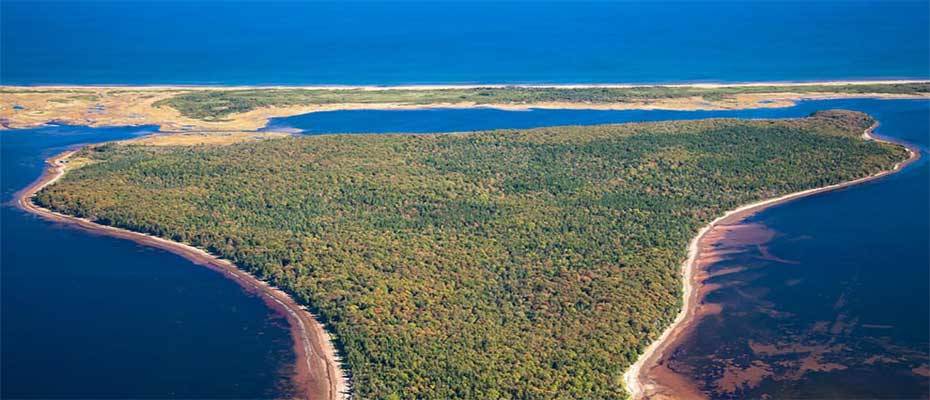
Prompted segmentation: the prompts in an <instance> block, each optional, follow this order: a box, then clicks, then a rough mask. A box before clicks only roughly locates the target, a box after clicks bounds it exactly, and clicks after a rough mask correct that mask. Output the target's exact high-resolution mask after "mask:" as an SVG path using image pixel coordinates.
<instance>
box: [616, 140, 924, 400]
mask: <svg viewBox="0 0 930 400" xmlns="http://www.w3.org/2000/svg"><path fill="white" fill-rule="evenodd" d="M876 127H878V124H875V125H872V126H871V127H870V128H869V129H867V130H866V131H865V132H864V133H863V137H864V138H866V139H868V140H876V141H880V142H892V141H890V140H886V139H884V138H876V137H874V136H872V132H873V131H874V130H875V128H876ZM896 144H901V143H896ZM907 150H908V154H909V157H908V159H907V160H905V161H902V162H900V163H898V164H896V165H895V166H894V167H893V168H892V169H890V170H887V171H882V172H879V173H877V174H874V175H871V176H867V177H864V178H860V179H856V180H853V181H849V182H844V183H840V184H836V185H831V186H826V187H822V188H816V189H810V190H805V191H801V192H797V193H792V194H789V195H786V196H782V197H779V198H775V199H769V200H765V201H761V202H758V203H755V204H751V205H748V206H744V207H741V208H738V209H737V210H734V211H732V212H730V213H727V214H726V215H725V216H723V217H721V218H720V219H718V220H715V221H714V222H712V223H711V224H709V225H708V226H706V227H705V229H703V230H702V231H701V232H700V233H699V235H698V236H697V237H696V238H695V239H694V241H693V242H692V243H691V247H692V250H691V251H692V254H691V255H690V256H689V258H688V260H687V261H686V263H685V265H684V267H683V271H684V272H683V273H684V279H685V299H684V300H685V301H684V306H683V309H682V313H681V314H680V315H679V317H678V318H677V319H676V322H674V323H673V324H672V326H670V327H669V328H668V330H667V331H666V332H665V333H664V334H663V336H662V337H660V339H659V340H658V341H657V342H656V343H654V344H653V346H650V348H648V349H647V350H646V352H645V353H644V354H643V355H642V356H641V357H640V359H639V360H637V363H636V364H634V366H633V367H631V368H630V370H629V371H628V372H627V376H625V377H624V378H625V381H626V383H627V390H628V391H629V392H630V394H631V397H632V398H633V399H650V400H673V399H674V400H690V399H706V398H708V396H707V395H706V394H705V393H703V392H702V391H701V390H700V389H699V388H698V386H697V384H696V383H695V382H694V381H693V380H692V379H691V378H690V377H689V376H686V375H683V374H681V373H679V372H675V371H673V370H672V369H671V368H669V367H668V362H669V356H670V355H671V354H672V352H673V351H674V350H675V349H676V348H677V347H678V346H679V345H680V344H681V343H682V341H683V340H684V339H685V338H686V337H687V336H688V335H690V334H691V333H693V331H694V328H695V327H696V326H697V323H698V322H699V321H700V320H701V319H702V318H703V317H705V316H708V315H714V314H717V313H719V312H720V311H721V307H720V305H718V304H713V303H708V302H705V301H704V299H705V297H706V295H707V294H708V293H709V292H711V291H713V290H714V289H716V286H715V285H713V284H705V283H704V282H705V281H706V280H707V279H709V278H711V277H713V276H719V275H721V274H725V273H729V272H736V271H717V272H716V273H715V274H714V275H713V276H712V275H711V274H709V273H708V267H709V266H710V265H713V264H714V263H715V262H716V261H719V260H720V259H721V257H724V256H726V251H727V248H731V247H734V246H736V247H738V246H739V245H746V244H752V243H764V242H766V241H767V240H768V239H770V238H769V237H768V236H769V235H771V232H770V231H767V230H765V229H760V227H759V226H756V225H752V224H744V223H742V222H743V221H744V220H745V219H746V218H747V217H749V216H751V215H753V214H756V213H758V212H760V211H762V210H764V209H766V208H769V207H772V206H775V205H778V204H782V203H785V202H788V201H792V200H796V199H799V198H801V197H807V196H812V195H815V194H819V193H824V192H828V191H832V190H837V189H841V188H844V187H849V186H852V185H857V184H860V183H864V182H868V181H871V180H874V179H878V178H881V177H884V176H886V175H889V174H893V173H895V172H898V171H900V170H902V169H903V168H904V167H906V166H907V165H909V164H911V163H913V162H914V161H917V159H919V158H920V152H919V151H917V150H915V149H913V148H910V147H907ZM731 241H735V242H731ZM751 372H752V371H748V373H749V374H750V375H751ZM738 378H739V379H744V380H745V379H749V380H752V379H754V377H753V376H749V375H747V376H741V377H738Z"/></svg>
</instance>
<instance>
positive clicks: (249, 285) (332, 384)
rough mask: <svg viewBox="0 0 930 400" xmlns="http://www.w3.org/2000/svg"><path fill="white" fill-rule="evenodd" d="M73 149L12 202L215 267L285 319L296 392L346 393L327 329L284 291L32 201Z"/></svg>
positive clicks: (331, 397) (192, 250) (202, 255)
mask: <svg viewBox="0 0 930 400" xmlns="http://www.w3.org/2000/svg"><path fill="white" fill-rule="evenodd" d="M76 152H77V151H76V150H70V151H66V152H64V153H61V154H58V155H56V156H54V157H52V158H50V159H48V160H47V168H46V170H45V172H44V173H43V174H42V176H41V177H40V178H39V179H38V180H36V181H35V182H33V183H32V184H31V185H29V186H28V187H26V188H25V189H23V190H22V191H20V192H19V193H17V196H16V202H17V205H18V207H19V208H21V209H23V210H25V211H28V212H31V213H33V214H36V215H38V216H40V217H43V218H45V219H48V220H51V221H56V222H62V223H67V224H71V225H73V226H76V227H79V228H82V229H86V230H88V231H91V232H96V233H102V234H106V235H109V236H114V237H118V238H123V239H129V240H132V241H135V242H137V243H139V244H143V245H146V246H152V247H157V248H160V249H163V250H167V251H170V252H172V253H175V254H178V255H180V256H182V257H184V258H186V259H188V260H190V261H192V262H194V263H195V264H198V265H202V266H205V267H208V268H210V269H213V270H215V271H218V272H221V273H222V274H223V275H225V276H226V277H227V278H229V279H232V280H233V281H235V282H236V283H238V284H239V285H240V286H241V287H242V288H244V289H245V290H246V291H248V292H250V293H254V294H257V295H259V296H260V297H261V298H262V300H264V301H265V303H266V304H268V306H269V307H271V308H273V309H274V310H275V311H277V312H278V313H280V314H281V315H284V316H285V317H286V318H287V321H288V323H289V324H290V327H291V336H292V338H293V341H294V351H295V352H296V354H297V361H296V365H295V373H294V376H293V380H294V383H295V386H296V387H297V388H298V390H299V393H300V395H301V397H303V398H306V399H313V400H318V399H327V400H337V399H345V398H348V391H349V382H348V379H347V377H346V375H345V374H344V372H343V371H342V368H341V360H340V359H339V357H338V356H337V354H336V351H335V348H334V347H333V344H332V340H331V339H330V336H329V334H328V333H327V332H326V330H325V328H324V327H323V325H322V324H320V322H319V321H317V320H316V318H315V317H314V315H313V314H311V313H310V312H309V311H307V309H306V308H304V307H303V306H301V305H299V304H297V302H295V301H294V299H293V298H291V297H290V296H289V295H288V294H287V293H285V292H283V291H281V290H279V289H277V288H275V287H273V286H271V285H269V284H268V283H266V282H264V281H262V280H260V279H258V278H256V277H254V276H253V275H251V274H249V273H247V272H244V271H242V270H240V269H239V268H237V267H236V266H235V265H234V264H233V263H232V262H230V261H227V260H224V259H221V258H218V257H216V256H214V255H212V254H210V253H208V252H206V251H204V250H202V249H199V248H196V247H193V246H190V245H187V244H184V243H178V242H173V241H170V240H166V239H162V238H159V237H155V236H151V235H146V234H142V233H138V232H132V231H129V230H125V229H120V228H115V227H111V226H106V225H100V224H97V223H94V222H92V221H90V220H87V219H83V218H76V217H72V216H69V215H65V214H61V213H57V212H54V211H51V210H48V209H46V208H42V207H39V206H38V205H36V204H35V203H33V201H32V198H33V196H34V195H35V194H36V193H37V192H38V191H40V190H42V188H44V187H46V186H48V185H50V184H52V183H55V182H56V181H58V180H59V179H61V177H62V176H64V174H65V173H66V172H67V170H68V159H69V158H70V157H71V156H72V155H73V154H74V153H76Z"/></svg>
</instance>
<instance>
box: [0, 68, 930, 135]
mask: <svg viewBox="0 0 930 400" xmlns="http://www.w3.org/2000/svg"><path fill="white" fill-rule="evenodd" d="M925 82H927V81H917V80H873V81H826V82H752V83H692V84H668V85H638V84H578V85H545V84H539V85H494V84H490V85H407V86H180V85H173V86H0V90H2V91H4V93H3V97H2V98H0V129H20V128H32V127H38V126H42V125H45V124H48V123H60V124H70V125H86V126H129V125H157V126H159V129H160V130H161V131H163V132H179V131H180V132H183V131H200V132H216V131H250V130H256V129H260V128H263V127H264V126H265V125H267V123H268V120H269V119H270V118H275V117H286V116H292V115H299V114H306V113H311V112H319V111H336V110H359V109H374V110H408V109H423V108H476V107H485V108H497V109H504V110H528V109H532V108H544V109H585V110H587V109H591V110H679V111H692V110H736V109H747V108H777V107H790V106H792V105H794V104H795V103H796V102H797V101H799V100H805V99H836V98H886V99H913V98H924V99H926V98H930V95H927V94H888V93H842V92H836V93H831V92H805V91H804V89H803V86H806V85H818V86H843V85H867V84H895V83H897V84H904V83H925ZM654 86H664V87H670V88H682V87H692V88H700V89H713V88H724V87H759V86H772V87H797V88H798V90H797V91H794V90H792V91H791V92H785V91H781V92H777V93H737V94H732V95H728V96H724V97H721V98H710V99H708V98H705V97H703V96H699V95H695V96H688V97H672V98H656V99H640V100H635V101H633V100H630V101H623V102H571V101H557V102H532V103H529V102H528V103H519V102H514V103H506V102H503V103H475V102H468V101H462V102H434V103H418V102H399V103H392V102H382V103H374V102H372V103H348V102H347V103H339V104H298V105H289V106H268V107H259V108H256V109H253V110H250V111H247V112H242V113H235V114H230V115H228V116H226V117H224V118H222V119H220V120H210V121H205V120H200V119H195V118H189V117H186V116H184V115H181V113H180V112H179V111H178V110H176V109H174V108H172V107H169V106H163V105H162V106H156V103H158V102H159V101H161V100H165V99H168V98H171V97H173V96H176V95H178V94H181V93H187V92H196V91H206V90H213V91H215V90H220V91H226V90H243V89H320V90H327V89H328V90H346V89H351V90H370V91H384V90H437V89H468V88H479V87H480V88H488V87H521V88H564V89H580V88H635V87H654Z"/></svg>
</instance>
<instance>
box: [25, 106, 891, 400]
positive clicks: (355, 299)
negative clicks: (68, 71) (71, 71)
mask: <svg viewBox="0 0 930 400" xmlns="http://www.w3.org/2000/svg"><path fill="white" fill-rule="evenodd" d="M195 95H196V96H200V94H195ZM229 95H231V94H230V93H225V94H218V96H229ZM475 95H476V96H477V95H478V94H477V91H476V93H475ZM210 96H212V95H210ZM872 123H873V120H872V119H871V118H870V117H868V116H867V115H865V114H861V113H855V112H848V111H825V112H818V113H815V114H813V115H811V116H810V117H807V118H800V119H784V120H737V119H709V120H698V121H672V122H654V123H630V124H613V125H597V126H565V127H549V128H537V129H529V130H496V131H486V132H473V133H456V134H428V135H402V134H390V135H375V134H372V135H321V136H305V137H286V138H280V139H270V140H264V141H258V142H245V143H235V144H229V145H198V146H146V145H144V144H141V143H135V144H133V143H108V144H104V145H97V146H92V147H87V148H85V149H83V150H81V152H80V154H79V155H78V156H79V157H82V158H88V159H90V160H91V162H88V163H86V164H85V165H83V166H81V167H80V168H76V169H73V170H72V171H70V172H69V173H68V174H67V175H66V176H65V177H64V178H63V179H61V180H60V181H58V182H57V183H55V184H54V185H51V186H49V187H47V188H45V189H44V190H42V191H41V192H40V193H39V194H38V195H37V196H36V199H35V201H36V202H37V203H38V204H40V205H42V206H45V207H48V208H50V209H53V210H56V211H59V212H63V213H67V214H71V215H75V216H80V217H86V218H89V219H92V220H94V221H96V222H98V223H101V224H106V225H113V226H119V227H123V228H126V229H131V230H135V231H140V232H146V233H150V234H153V235H157V236H161V237H164V238H169V239H172V240H175V241H179V242H185V243H189V244H193V245H195V246H198V247H201V248H204V249H207V250H209V251H210V252H212V253H214V254H217V255H219V256H222V257H224V258H227V259H229V260H232V261H233V262H235V263H236V264H237V265H238V266H239V267H240V268H242V269H245V270H248V271H250V272H252V273H254V274H256V275H257V276H259V277H261V278H263V279H266V280H268V281H269V282H271V283H273V284H274V285H277V286H279V287H281V288H283V289H284V290H286V291H287V292H289V293H291V294H292V295H293V296H295V298H296V299H297V300H298V301H300V302H302V303H304V304H307V305H308V306H309V307H310V308H311V309H312V310H313V311H315V312H317V313H318V315H319V316H320V318H321V320H322V322H323V323H324V324H325V325H326V326H327V327H328V328H329V329H330V330H331V331H332V332H333V333H334V338H335V340H336V342H337V347H338V348H339V349H340V351H341V353H342V355H343V357H344V359H345V362H346V363H347V367H348V370H349V371H350V372H351V375H352V381H353V387H354V390H355V391H354V396H355V397H356V398H364V399H400V398H403V399H414V398H416V399H454V398H463V399H464V398H470V399H621V398H625V396H626V393H625V392H624V388H623V385H622V374H623V372H624V370H625V369H626V368H627V367H629V366H630V365H631V364H632V363H633V362H634V361H635V360H636V358H637V355H638V354H639V353H640V352H641V351H642V350H643V349H644V348H645V347H646V346H647V345H648V344H649V343H650V342H651V341H652V340H654V339H655V338H656V337H658V335H659V334H660V333H661V332H662V330H663V329H664V328H665V327H666V326H667V325H668V324H669V323H671V321H672V320H673V319H674V316H675V315H676V313H677V312H678V309H679V307H680V305H681V301H680V296H681V290H682V289H681V281H680V275H679V274H680V266H681V263H682V261H683V260H684V259H685V256H686V247H687V244H688V242H689V240H690V239H691V237H692V236H694V235H695V234H696V232H697V231H698V229H699V228H700V227H701V226H703V225H705V224H707V223H708V222H710V221H711V220H713V219H714V218H716V217H717V216H719V215H721V214H722V213H723V212H725V211H726V210H729V209H733V208H736V207H737V206H739V205H742V204H746V203H750V202H753V201H757V200H760V199H764V198H770V197H773V196H779V195H784V194H787V193H791V192H795V191H800V190H804V189H810V188H814V187H819V186H824V185H829V184H834V183H839V182H843V181H848V180H852V179H856V178H860V177H863V176H867V175H870V174H874V173H876V172H879V171H881V170H886V169H889V168H891V167H892V166H893V164H894V163H896V162H899V161H902V160H904V159H906V158H907V154H906V151H905V149H904V148H903V147H900V146H897V145H892V144H886V143H878V142H874V141H866V140H863V139H862V138H861V135H862V132H863V130H864V129H866V128H867V127H868V126H870V125H871V124H872Z"/></svg>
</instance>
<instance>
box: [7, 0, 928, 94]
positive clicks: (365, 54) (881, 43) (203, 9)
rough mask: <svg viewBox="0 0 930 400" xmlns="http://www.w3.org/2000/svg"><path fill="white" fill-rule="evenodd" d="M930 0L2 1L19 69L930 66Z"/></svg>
mask: <svg viewBox="0 0 930 400" xmlns="http://www.w3.org/2000/svg"><path fill="white" fill-rule="evenodd" d="M928 30H930V5H928V2H926V1H910V2H898V1H847V0H841V1H813V2H802V1H745V2H735V1H717V2H715V1H687V2H677V3H665V2H663V3H661V4H660V3H659V2H652V3H651V2H610V1H600V2H522V1H520V2H487V1H479V2H459V1H436V2H384V1H356V2H240V1H236V2H220V1H199V2H193V1H192V2H175V1H169V2H144V1H123V2H113V1H62V2H48V1H32V0H30V1H17V0H4V1H3V2H0V38H2V39H0V41H2V42H0V44H2V45H0V82H2V83H3V84H50V83H71V84H92V83H98V84H99V83H114V84H288V85H295V84H403V83H540V82H545V83H575V82H578V83H581V82H650V83H655V82H685V81H687V82H695V81H726V82H739V81H782V80H823V79H865V78H930V34H928V32H930V31H928Z"/></svg>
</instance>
